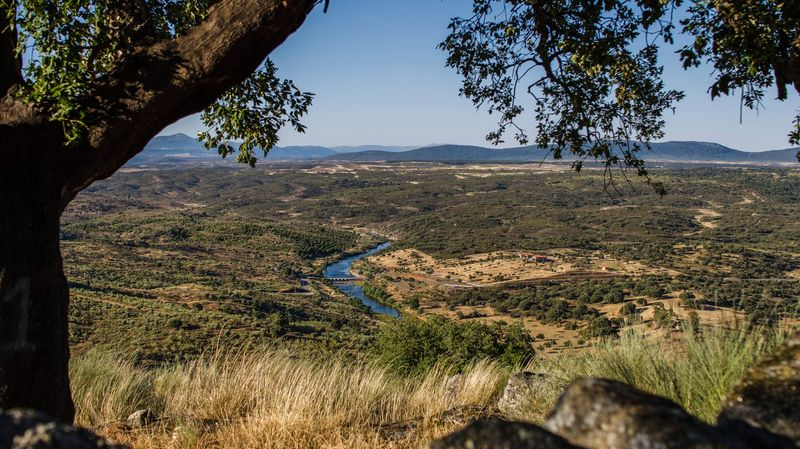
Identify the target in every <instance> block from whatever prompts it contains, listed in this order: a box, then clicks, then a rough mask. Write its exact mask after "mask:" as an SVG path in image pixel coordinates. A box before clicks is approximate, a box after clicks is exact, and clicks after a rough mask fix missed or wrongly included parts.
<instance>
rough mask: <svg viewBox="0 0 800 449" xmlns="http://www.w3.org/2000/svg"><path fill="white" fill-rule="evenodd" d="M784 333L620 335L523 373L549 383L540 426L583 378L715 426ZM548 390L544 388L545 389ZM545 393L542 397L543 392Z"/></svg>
mask: <svg viewBox="0 0 800 449" xmlns="http://www.w3.org/2000/svg"><path fill="white" fill-rule="evenodd" d="M783 336H784V334H783V332H782V331H779V330H768V329H748V328H747V327H746V326H740V325H738V324H736V323H734V324H733V325H732V326H729V327H716V328H707V329H703V331H702V332H701V333H695V332H692V331H691V330H689V329H686V330H684V331H683V332H682V333H680V337H678V338H677V339H674V340H664V339H653V338H648V337H647V336H645V335H644V334H641V333H636V332H627V333H624V334H623V335H622V336H621V337H620V338H618V339H615V340H606V341H605V342H603V343H601V344H599V345H597V346H596V347H595V348H591V349H589V350H587V351H585V352H581V353H571V354H563V355H560V356H557V357H553V358H548V359H539V360H537V361H534V362H533V363H531V364H530V365H529V366H527V367H526V368H525V369H528V370H532V371H538V372H542V373H545V374H547V375H548V376H550V377H551V379H553V381H551V382H550V383H549V387H548V388H547V390H548V391H547V392H546V394H542V395H539V397H538V399H535V401H537V402H538V404H532V405H531V409H532V410H533V411H534V415H535V416H532V418H533V420H541V419H542V417H543V415H544V413H545V412H546V411H547V410H549V409H550V408H551V407H552V405H553V404H554V403H555V401H556V399H557V398H558V395H560V392H561V391H562V390H563V388H564V387H565V386H566V385H567V384H568V383H569V382H571V381H572V380H573V379H575V378H577V377H581V376H593V377H602V378H607V379H613V380H617V381H620V382H624V383H626V384H629V385H632V386H634V387H636V388H639V389H641V390H644V391H647V392H650V393H653V394H656V395H659V396H663V397H666V398H669V399H671V400H673V401H675V402H676V403H678V404H680V405H682V406H683V407H684V408H685V409H686V410H687V411H689V413H691V414H693V415H695V416H696V417H698V418H700V419H702V420H704V421H707V422H713V421H715V419H716V416H717V414H718V413H719V409H720V406H721V404H722V401H723V399H724V398H725V395H726V394H727V393H728V392H729V391H730V389H731V388H732V387H733V385H734V384H735V383H736V382H737V381H738V380H739V379H740V378H741V377H742V374H743V373H744V371H745V370H746V369H747V368H748V367H750V366H752V365H753V364H754V363H755V362H756V361H758V360H760V359H761V358H763V357H764V356H765V355H766V354H767V353H768V352H769V351H770V350H771V349H772V348H774V347H775V346H776V345H777V344H779V343H780V342H781V341H782V340H783ZM546 385H547V384H546ZM543 393H545V392H543Z"/></svg>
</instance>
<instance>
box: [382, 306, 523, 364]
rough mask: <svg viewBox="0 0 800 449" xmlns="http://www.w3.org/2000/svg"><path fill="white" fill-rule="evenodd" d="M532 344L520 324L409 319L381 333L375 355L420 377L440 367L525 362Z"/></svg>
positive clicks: (388, 325) (397, 322) (391, 325)
mask: <svg viewBox="0 0 800 449" xmlns="http://www.w3.org/2000/svg"><path fill="white" fill-rule="evenodd" d="M531 343H532V339H531V338H530V335H529V334H528V333H527V332H526V331H525V329H523V328H522V326H520V325H504V324H501V323H496V324H492V325H486V324H482V323H478V322H475V321H470V322H466V323H456V322H455V321H452V320H449V319H447V318H445V317H442V316H432V317H430V318H429V319H427V320H421V319H418V318H413V317H406V318H403V319H399V320H395V321H394V322H392V323H389V324H387V325H386V326H384V327H383V329H381V330H380V331H379V332H378V335H377V337H376V340H375V343H374V346H373V353H374V355H375V357H376V359H377V360H378V362H379V363H381V364H383V365H386V366H388V367H390V368H391V369H392V370H393V371H396V372H398V373H400V374H404V375H417V374H422V373H424V372H426V371H427V370H429V369H430V368H432V367H433V366H435V365H437V364H441V365H444V366H445V367H447V368H448V369H451V370H453V371H461V370H463V369H464V367H466V366H467V365H469V364H470V363H472V362H475V361H477V360H479V359H484V358H488V359H494V360H496V361H498V362H499V363H501V364H503V365H505V366H515V365H518V364H521V363H526V362H527V361H529V360H530V359H531V358H532V357H533V355H534V350H533V347H532V346H531Z"/></svg>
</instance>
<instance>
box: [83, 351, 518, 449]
mask: <svg viewBox="0 0 800 449" xmlns="http://www.w3.org/2000/svg"><path fill="white" fill-rule="evenodd" d="M507 371H508V370H507V369H504V368H501V367H500V366H499V365H498V364H496V363H492V362H486V361H479V362H476V363H473V364H472V365H469V366H468V367H466V368H465V369H464V371H463V375H462V376H463V377H462V378H461V379H462V380H461V382H457V383H453V382H452V381H450V377H451V376H450V375H449V373H450V372H452V370H451V369H449V368H448V367H434V368H433V369H431V370H429V371H428V372H427V373H426V374H425V375H422V376H417V377H405V378H404V377H401V376H398V375H396V374H393V373H391V372H390V371H387V369H385V368H382V367H379V366H375V365H374V364H371V363H368V362H366V361H357V360H352V359H346V358H344V357H342V358H338V359H333V360H320V359H312V358H304V357H298V356H295V355H292V354H290V353H288V352H282V351H267V352H264V353H217V354H213V355H209V356H208V357H204V358H201V359H199V360H196V361H193V362H189V363H185V364H181V365H175V366H170V367H165V368H158V369H154V370H150V371H143V370H141V369H138V368H136V367H134V366H133V365H132V364H130V363H128V362H125V361H123V360H119V359H117V358H115V357H110V356H108V355H105V354H101V353H92V352H90V353H88V354H85V355H82V356H78V357H76V358H75V360H74V361H73V364H72V377H73V383H74V385H75V391H74V393H75V397H76V399H77V407H78V418H77V420H78V423H79V424H80V425H83V426H87V427H97V426H98V425H100V424H102V423H107V422H109V421H114V420H119V419H124V417H125V416H127V414H128V413H130V412H132V411H134V410H136V409H138V408H148V409H150V410H152V411H153V412H155V413H156V414H157V415H160V416H165V417H168V418H169V420H168V422H165V423H164V425H163V426H161V427H160V428H158V429H155V430H152V429H151V430H150V431H147V432H131V433H127V434H122V435H113V436H115V437H117V438H118V439H123V440H124V442H126V443H128V444H131V445H132V446H133V447H135V448H149V447H177V448H201V447H203V448H205V447H213V448H249V447H266V448H269V447H276V448H277V447H281V448H284V447H285V448H293V447H294V448H317V447H318V448H323V447H324V448H339V447H341V448H345V447H347V448H350V447H355V448H359V447H363V448H367V447H376V446H383V445H387V444H388V445H389V447H391V446H392V445H394V446H395V447H418V446H420V445H421V444H424V442H425V441H427V440H428V439H429V438H432V437H435V436H438V435H441V434H443V433H445V432H448V431H451V430H454V428H455V426H456V425H457V424H454V423H452V422H445V421H437V420H436V419H435V418H436V416H438V415H439V414H441V413H442V412H445V411H447V410H449V409H452V408H456V407H459V406H462V405H477V406H479V407H488V406H490V405H491V404H492V403H493V401H494V398H495V397H496V396H497V395H498V393H499V392H500V389H501V388H502V387H503V385H504V383H505V379H506V378H507V375H508V372H507ZM133 379H138V381H136V382H134V381H133ZM398 423H401V424H402V423H405V424H409V423H413V426H414V429H416V431H415V432H408V434H407V435H405V436H402V435H401V438H399V439H397V438H389V437H388V436H387V435H386V434H385V431H384V430H383V429H385V428H386V427H387V426H391V425H393V424H398ZM401 427H402V426H401Z"/></svg>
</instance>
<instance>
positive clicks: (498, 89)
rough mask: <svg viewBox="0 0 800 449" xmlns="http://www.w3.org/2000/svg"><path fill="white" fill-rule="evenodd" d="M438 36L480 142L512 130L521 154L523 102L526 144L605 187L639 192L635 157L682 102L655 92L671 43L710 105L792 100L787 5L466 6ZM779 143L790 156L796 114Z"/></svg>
mask: <svg viewBox="0 0 800 449" xmlns="http://www.w3.org/2000/svg"><path fill="white" fill-rule="evenodd" d="M676 16H681V17H683V18H682V19H681V20H678V19H675V17H676ZM449 28H450V35H449V36H448V37H447V38H446V39H445V40H444V41H443V42H442V43H441V44H440V48H442V49H444V50H445V51H446V52H447V53H448V59H447V64H448V65H449V66H450V67H453V68H454V69H456V71H457V72H458V73H459V74H460V75H461V76H462V77H463V85H462V88H461V94H462V95H463V96H465V97H467V98H469V99H471V100H472V101H473V103H474V104H475V105H476V106H478V107H480V106H483V105H487V106H488V109H489V112H490V113H497V114H499V123H498V129H497V130H496V131H494V132H492V133H490V134H489V135H488V136H487V139H488V140H490V141H492V142H494V143H499V142H501V141H502V139H503V138H504V135H505V134H506V131H508V130H514V131H515V135H514V137H515V138H516V140H517V141H519V142H520V144H523V145H524V144H526V143H528V140H529V138H528V132H527V131H526V130H525V129H524V128H523V126H522V125H521V124H520V123H519V119H520V117H521V116H522V114H523V112H524V111H525V107H524V101H523V99H522V98H521V96H522V95H523V94H529V95H530V97H531V99H532V103H533V107H534V113H533V118H535V120H536V131H537V133H536V139H535V143H536V144H537V145H538V146H539V147H541V148H545V149H549V150H550V151H551V152H552V155H553V157H554V158H555V159H560V158H561V157H562V156H563V155H564V154H565V153H569V152H571V153H573V154H574V155H575V156H577V160H576V162H574V164H573V166H574V168H575V169H576V170H580V168H581V166H582V164H583V163H584V161H585V160H586V159H587V158H594V159H598V160H600V161H602V162H603V163H604V164H605V166H606V174H607V175H608V176H607V182H608V183H609V184H611V185H613V171H612V170H609V168H613V167H619V168H621V169H622V174H623V176H625V173H626V172H627V171H628V170H629V169H635V170H636V172H637V174H638V175H640V176H644V177H645V179H646V180H647V181H648V182H650V180H649V178H648V177H647V170H646V169H645V164H644V161H643V160H642V159H641V158H640V157H639V152H640V151H641V150H642V149H643V148H647V147H648V143H647V142H649V141H651V140H656V139H659V138H661V137H663V135H664V132H663V128H664V120H663V118H662V115H663V113H664V111H665V110H669V109H671V108H674V105H675V103H676V102H677V101H679V100H680V99H682V98H683V96H684V95H683V93H682V92H679V91H676V90H670V89H667V88H666V87H665V86H664V83H663V81H662V79H661V74H662V71H663V67H662V66H661V65H659V61H658V50H659V46H660V45H662V44H673V42H674V41H673V37H674V33H675V32H676V31H679V32H681V33H684V34H685V35H687V36H688V37H689V38H690V40H691V43H689V44H687V45H685V46H683V47H682V48H680V49H679V51H678V54H679V58H680V60H681V62H682V64H683V66H684V68H688V67H696V66H700V65H701V63H702V62H707V63H708V64H709V65H711V66H712V67H713V68H714V74H715V76H716V79H715V80H714V81H713V83H712V84H711V86H710V88H709V93H710V95H711V97H712V98H713V97H717V96H720V95H732V94H736V93H739V94H740V95H741V98H742V104H743V106H747V107H749V108H756V107H758V106H759V104H760V101H761V99H762V98H763V95H764V91H765V89H767V88H769V87H771V86H774V87H775V89H776V90H777V98H778V99H780V100H786V99H787V98H788V89H787V86H790V87H794V89H795V90H796V91H798V92H800V2H799V1H797V0H790V1H782V2H773V1H755V0H753V1H737V0H709V1H700V0H691V1H684V0H633V1H623V0H605V1H597V0H473V15H472V16H471V17H468V18H455V19H453V20H452V22H451V24H450V27H449ZM789 141H790V143H792V144H795V145H797V144H800V113H798V115H797V117H795V119H794V124H793V128H792V130H791V132H790V134H789ZM798 158H800V154H798ZM626 179H627V178H626ZM652 184H653V186H654V187H655V188H656V189H657V190H658V191H659V192H660V193H663V192H664V189H663V186H662V185H660V184H658V183H652Z"/></svg>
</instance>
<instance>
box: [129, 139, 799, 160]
mask: <svg viewBox="0 0 800 449" xmlns="http://www.w3.org/2000/svg"><path fill="white" fill-rule="evenodd" d="M651 147H652V151H649V152H643V153H642V157H643V158H644V159H645V160H649V161H663V162H706V163H711V162H725V163H742V164H746V163H761V164H763V163H786V162H790V163H791V162H797V156H796V154H797V151H798V149H797V148H787V149H784V150H773V151H762V152H747V151H739V150H734V149H732V148H728V147H726V146H723V145H720V144H717V143H709V142H691V141H686V142H661V143H653V144H651ZM570 156H571V155H565V158H564V159H565V160H571V159H574V158H572V157H570ZM545 157H547V160H552V157H551V155H548V154H547V152H546V151H544V150H542V149H540V148H537V147H535V146H527V147H517V148H485V147H479V146H470V145H432V146H426V147H421V148H413V147H402V146H381V145H362V146H339V147H321V146H289V147H275V148H273V149H272V150H270V152H269V155H268V156H267V158H266V160H268V161H283V160H295V161H297V160H335V161H357V162H377V161H387V162H403V161H409V162H410V161H419V162H506V163H513V162H517V163H520V162H540V161H542V160H545ZM229 160H230V159H229ZM229 160H228V161H223V160H222V159H221V158H220V157H219V155H218V154H217V152H216V151H215V150H212V151H206V149H205V147H203V144H201V143H200V142H198V141H197V139H194V138H192V137H189V136H187V135H185V134H173V135H170V136H158V137H155V138H154V139H153V140H151V141H150V142H149V143H148V144H147V146H146V147H145V149H144V151H142V152H141V153H139V154H138V155H136V157H134V158H133V159H132V160H131V161H130V162H129V163H128V164H129V165H154V164H170V165H174V164H185V163H215V164H220V163H226V162H229Z"/></svg>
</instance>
